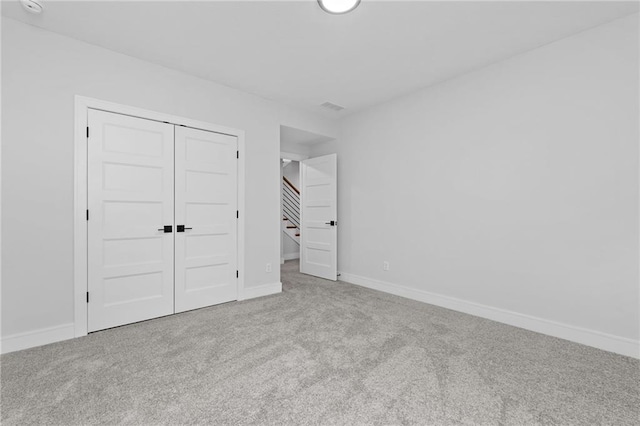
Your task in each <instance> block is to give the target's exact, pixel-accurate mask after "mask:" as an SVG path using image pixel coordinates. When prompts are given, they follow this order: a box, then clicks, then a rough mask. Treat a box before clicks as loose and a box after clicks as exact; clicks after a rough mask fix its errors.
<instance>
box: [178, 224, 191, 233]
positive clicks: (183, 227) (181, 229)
mask: <svg viewBox="0 0 640 426" xmlns="http://www.w3.org/2000/svg"><path fill="white" fill-rule="evenodd" d="M186 229H193V228H186V227H185V226H184V225H177V226H176V232H184V231H185V230H186Z"/></svg>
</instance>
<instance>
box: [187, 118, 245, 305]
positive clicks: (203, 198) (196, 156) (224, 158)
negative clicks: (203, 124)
mask: <svg viewBox="0 0 640 426" xmlns="http://www.w3.org/2000/svg"><path fill="white" fill-rule="evenodd" d="M175 132H176V133H175V143H176V149H175V184H176V192H175V214H176V225H184V226H185V228H191V229H185V231H184V232H176V242H175V259H176V260H175V262H176V263H175V268H176V277H175V311H176V312H183V311H187V310H190V309H197V308H201V307H203V306H210V305H215V304H218V303H224V302H229V301H232V300H237V299H238V289H237V278H236V270H237V237H236V235H237V219H236V211H237V206H238V201H237V157H236V152H237V149H238V148H237V147H238V143H237V138H236V137H235V136H228V135H223V134H220V133H214V132H208V131H204V130H198V129H192V128H188V127H176V129H175Z"/></svg>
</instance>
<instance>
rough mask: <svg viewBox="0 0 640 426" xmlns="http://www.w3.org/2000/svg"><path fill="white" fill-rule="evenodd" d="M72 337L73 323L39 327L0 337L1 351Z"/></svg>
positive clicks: (13, 350)
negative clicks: (0, 340) (0, 338)
mask: <svg viewBox="0 0 640 426" xmlns="http://www.w3.org/2000/svg"><path fill="white" fill-rule="evenodd" d="M74 337H75V326H74V324H73V323H71V324H63V325H58V326H55V327H47V328H41V329H39V330H34V331H28V332H25V333H17V334H11V335H9V336H3V337H2V348H1V352H2V353H3V354H6V353H9V352H15V351H19V350H22V349H28V348H33V347H36V346H42V345H46V344H49V343H54V342H59V341H62V340H68V339H73V338H74Z"/></svg>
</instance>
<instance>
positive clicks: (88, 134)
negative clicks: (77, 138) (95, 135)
mask: <svg viewBox="0 0 640 426" xmlns="http://www.w3.org/2000/svg"><path fill="white" fill-rule="evenodd" d="M87 139H89V126H87Z"/></svg>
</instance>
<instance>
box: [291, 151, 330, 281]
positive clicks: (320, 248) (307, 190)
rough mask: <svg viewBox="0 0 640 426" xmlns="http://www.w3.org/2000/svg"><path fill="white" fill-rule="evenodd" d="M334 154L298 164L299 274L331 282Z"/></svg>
mask: <svg viewBox="0 0 640 426" xmlns="http://www.w3.org/2000/svg"><path fill="white" fill-rule="evenodd" d="M337 166H338V157H337V155H336V154H330V155H324V156H322V157H316V158H310V159H308V160H303V161H302V162H301V163H300V167H301V168H300V178H301V185H300V186H301V191H300V193H301V194H300V221H301V225H302V228H301V230H300V247H301V253H300V272H302V273H304V274H309V275H314V276H316V277H320V278H325V279H328V280H333V281H335V280H336V279H337V276H338V269H337V268H338V232H337V229H336V227H337V217H338V203H337V171H338V167H337Z"/></svg>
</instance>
